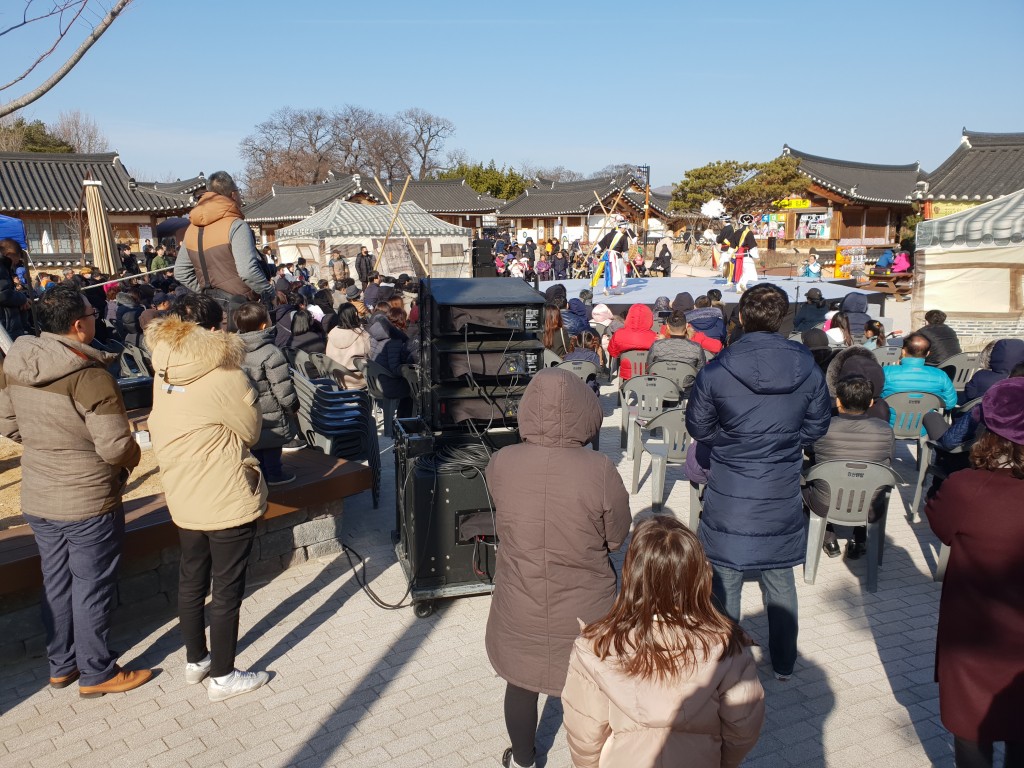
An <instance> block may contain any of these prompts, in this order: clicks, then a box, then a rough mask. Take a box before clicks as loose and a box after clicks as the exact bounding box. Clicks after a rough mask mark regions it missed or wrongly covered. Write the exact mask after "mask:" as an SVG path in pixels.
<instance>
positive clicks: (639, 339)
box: [608, 304, 658, 381]
mask: <svg viewBox="0 0 1024 768" xmlns="http://www.w3.org/2000/svg"><path fill="white" fill-rule="evenodd" d="M653 323H654V313H653V312H651V309H650V307H648V306H646V305H644V304H634V305H633V306H632V307H630V308H629V312H628V313H626V323H625V325H623V327H622V328H620V329H619V330H617V331H616V332H615V333H613V334H612V338H611V340H610V341H609V342H608V354H609V355H611V356H612V357H618V356H619V355H621V354H622V353H623V352H628V351H629V350H631V349H641V350H645V349H650V348H651V345H652V344H653V343H654V342H655V340H656V339H657V338H658V336H657V334H655V333H654V331H652V330H651V325H652V324H653ZM632 375H633V372H632V370H631V369H630V364H629V361H628V360H623V361H622V362H621V363H620V364H619V378H620V379H622V381H627V380H628V379H629V378H630V377H631V376H632Z"/></svg>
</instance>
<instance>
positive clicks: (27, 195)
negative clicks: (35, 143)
mask: <svg viewBox="0 0 1024 768" xmlns="http://www.w3.org/2000/svg"><path fill="white" fill-rule="evenodd" d="M86 178H92V179H94V180H96V181H100V182H103V193H102V198H103V203H104V205H105V207H106V209H107V212H108V213H154V214H172V213H184V212H186V211H188V210H189V209H190V208H192V197H191V195H180V194H175V193H173V192H166V191H163V190H156V189H150V188H146V187H142V186H139V185H137V184H135V183H134V182H133V181H132V179H131V177H130V176H129V175H128V171H127V170H125V167H124V166H123V165H122V164H121V159H120V158H119V157H118V155H117V153H116V152H107V153H103V154H95V155H78V154H43V153H36V152H27V153H13V152H3V153H0V211H3V212H6V213H32V212H37V211H38V212H68V213H69V212H73V211H74V212H77V211H81V210H84V198H83V196H82V181H83V180H85V179H86Z"/></svg>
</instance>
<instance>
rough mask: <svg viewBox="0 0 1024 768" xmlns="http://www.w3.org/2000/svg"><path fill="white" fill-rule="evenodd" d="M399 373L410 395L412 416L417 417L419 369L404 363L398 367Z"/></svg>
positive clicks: (418, 408) (418, 406) (418, 410)
mask: <svg viewBox="0 0 1024 768" xmlns="http://www.w3.org/2000/svg"><path fill="white" fill-rule="evenodd" d="M398 371H399V373H401V374H402V378H403V379H405V383H406V384H408V385H409V392H410V393H412V407H413V413H412V415H413V416H419V412H420V369H419V368H418V367H417V366H415V365H412V364H411V363H406V364H405V365H402V366H399V368H398Z"/></svg>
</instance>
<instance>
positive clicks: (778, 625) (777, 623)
mask: <svg viewBox="0 0 1024 768" xmlns="http://www.w3.org/2000/svg"><path fill="white" fill-rule="evenodd" d="M711 569H712V571H713V576H712V581H711V592H712V596H713V597H714V600H715V603H716V604H717V606H718V609H719V610H720V611H722V613H724V614H725V615H726V616H728V617H729V618H730V619H732V620H733V621H735V622H736V623H737V624H738V623H739V620H740V596H741V594H742V591H743V571H737V570H735V569H733V568H727V567H726V566H724V565H718V564H717V563H712V564H711ZM760 574H761V575H760V577H759V579H758V581H759V583H760V585H761V595H762V597H763V599H764V607H765V612H766V613H767V614H768V652H769V653H770V654H771V657H772V668H773V669H774V670H775V671H776V672H778V673H779V674H781V675H791V674H793V666H794V665H795V664H796V637H797V634H798V632H799V625H798V621H797V605H796V580H795V579H794V577H793V569H792V568H772V569H768V570H764V571H761V572H760Z"/></svg>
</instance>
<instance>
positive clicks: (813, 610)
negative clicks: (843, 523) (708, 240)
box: [0, 390, 952, 768]
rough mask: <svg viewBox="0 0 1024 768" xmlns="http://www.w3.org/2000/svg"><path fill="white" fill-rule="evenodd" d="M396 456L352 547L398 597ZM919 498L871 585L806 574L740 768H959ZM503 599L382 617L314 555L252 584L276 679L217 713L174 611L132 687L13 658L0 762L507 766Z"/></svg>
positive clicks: (249, 607) (128, 655)
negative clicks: (123, 689) (759, 723)
mask: <svg viewBox="0 0 1024 768" xmlns="http://www.w3.org/2000/svg"><path fill="white" fill-rule="evenodd" d="M602 400H603V402H604V407H605V413H606V416H607V418H606V420H605V426H604V430H603V433H602V445H603V446H604V450H605V451H606V453H608V455H609V456H610V457H611V458H612V459H613V460H614V461H615V462H616V463H617V465H618V467H619V470H620V472H621V473H622V475H623V478H624V480H626V482H627V487H628V482H629V481H628V477H629V474H630V472H631V469H632V464H631V462H630V461H629V460H628V459H626V458H624V457H623V456H622V454H621V453H620V452H619V451H618V450H616V448H617V446H618V434H617V433H618V413H617V411H615V412H613V395H612V394H611V393H610V390H607V393H606V394H605V395H604V396H603V397H602ZM898 458H899V461H898V462H897V464H898V466H897V468H898V470H899V471H900V472H901V473H902V474H903V476H904V477H906V478H913V477H914V467H913V459H912V457H911V455H910V452H909V451H908V449H907V448H905V447H902V446H901V448H900V450H899V454H898ZM383 465H384V468H385V472H386V476H385V478H384V481H383V487H384V489H385V491H384V495H383V497H382V500H381V507H380V509H379V510H376V511H375V510H373V509H372V508H371V504H370V498H369V494H368V493H364V494H362V495H360V496H358V497H355V498H353V499H351V500H349V502H348V503H347V504H346V511H345V530H346V541H347V542H348V543H350V544H351V545H352V546H353V547H355V549H356V550H358V551H359V553H360V554H362V555H363V556H364V557H366V558H367V561H368V563H367V568H368V576H369V579H370V581H371V586H372V588H373V589H374V590H375V591H376V592H377V593H378V594H379V595H380V596H381V597H382V598H384V599H385V600H388V601H390V602H399V600H400V599H401V598H402V595H403V592H404V591H405V582H404V578H403V576H402V573H401V569H400V567H399V566H398V565H397V563H396V562H395V557H394V553H393V552H392V550H391V548H390V532H391V529H392V528H393V527H394V482H393V472H394V469H393V468H394V463H393V461H392V459H391V456H390V454H389V452H387V455H385V456H384V457H383ZM668 486H669V488H668V489H667V490H669V494H668V497H667V498H668V502H667V507H668V508H669V509H672V510H675V511H677V512H684V511H685V510H686V509H687V504H688V498H689V486H688V484H687V483H686V482H685V481H684V480H683V479H682V475H681V473H680V471H679V470H678V469H676V468H670V469H669V472H668ZM650 493H651V489H650V473H649V470H648V469H647V468H646V466H645V470H644V477H643V485H641V488H640V492H639V494H638V495H636V496H634V497H632V502H633V510H634V515H643V514H649V511H645V507H647V506H648V505H649V503H650V498H651V496H650ZM912 495H913V487H912V486H911V485H905V486H903V487H902V488H901V489H900V494H899V495H894V497H893V499H892V503H891V505H890V512H889V514H890V518H889V524H888V530H887V534H888V540H887V542H886V550H885V563H884V565H883V567H882V570H881V574H880V580H879V588H878V592H877V593H876V594H873V595H872V594H868V593H867V592H866V591H865V590H864V586H863V583H864V578H865V567H866V565H865V562H864V560H859V561H855V562H851V563H847V562H845V561H844V560H842V559H837V560H829V559H827V558H822V563H821V568H820V570H819V574H818V579H817V583H816V584H814V585H809V584H805V583H804V582H803V580H802V578H800V576H801V571H799V570H798V572H797V576H798V578H797V584H798V592H799V600H800V621H801V628H800V654H801V658H800V661H799V662H798V665H797V670H796V674H795V675H794V677H793V679H792V680H791V681H789V682H786V683H780V682H778V681H776V680H775V679H774V678H773V677H772V675H771V668H770V666H769V665H768V664H767V662H765V661H762V663H761V666H760V669H761V673H762V675H761V677H762V681H763V682H764V686H765V690H766V692H767V708H768V719H767V723H766V725H765V727H764V730H763V732H762V734H761V739H760V741H759V743H758V745H757V747H756V748H755V750H754V751H753V752H752V753H751V755H750V756H749V757H748V759H747V761H746V763H745V765H748V766H759V767H760V766H764V767H765V768H768V767H772V766H794V765H800V766H844V767H845V766H861V765H872V766H898V767H899V768H916V767H917V766H929V765H943V766H949V765H952V757H951V737H950V736H949V735H948V734H947V733H946V731H945V730H944V729H943V728H942V726H941V724H940V723H939V719H938V698H937V687H936V685H935V684H934V683H933V682H932V668H933V658H934V657H933V650H934V642H935V625H936V618H937V611H938V597H939V588H940V585H938V584H935V583H933V582H932V577H931V574H932V572H933V571H934V567H935V555H936V548H937V542H936V540H935V539H934V537H933V536H932V535H931V533H930V531H929V530H928V528H927V524H926V523H923V522H921V521H918V522H916V523H914V524H911V523H909V522H907V520H906V518H905V516H904V507H905V504H906V503H907V502H908V501H909V499H910V498H912ZM900 496H902V499H901V498H900ZM617 560H618V562H617V565H619V566H621V556H620V557H619V558H618V559H617ZM489 604H490V598H489V597H487V596H477V597H468V598H462V599H458V600H452V601H448V602H446V603H443V604H442V605H441V606H440V607H439V608H438V610H437V611H436V612H435V613H434V614H433V615H432V616H430V617H429V618H426V619H417V618H415V617H414V615H413V612H412V610H411V609H410V608H407V607H406V608H403V609H400V610H396V611H387V610H382V609H381V608H378V607H376V606H375V605H374V604H373V603H372V602H371V600H370V599H369V598H368V597H367V596H366V594H365V593H364V592H363V591H362V590H361V589H360V588H359V586H358V585H357V583H356V580H355V578H354V577H353V572H352V569H351V568H350V567H349V564H348V561H347V560H346V558H345V557H344V556H340V557H338V558H335V559H324V560H320V561H313V562H309V563H307V564H305V565H303V566H300V567H298V568H295V569H292V570H289V571H287V572H285V573H283V574H281V575H279V576H277V577H275V578H273V579H272V580H270V581H269V582H267V583H263V584H253V585H251V588H250V590H249V593H248V595H247V597H246V599H245V602H244V604H243V607H242V617H241V629H240V643H239V665H240V666H243V667H252V668H257V669H267V670H269V671H271V672H272V674H273V679H272V680H271V682H270V684H269V685H268V686H267V687H266V688H265V689H263V690H261V691H258V692H256V693H254V694H252V695H249V696H244V697H240V698H237V699H233V700H231V701H228V702H224V703H221V704H211V703H210V702H209V701H208V700H207V697H206V691H205V688H204V687H203V686H201V685H197V686H188V685H185V683H184V680H183V665H184V662H185V658H184V651H183V649H182V647H181V645H180V641H179V637H178V634H177V631H176V623H175V621H174V619H173V617H171V616H167V615H163V616H155V617H145V616H140V617H139V618H138V620H137V621H136V622H134V623H133V624H131V625H130V626H121V627H118V628H117V629H116V633H115V634H116V639H115V643H116V646H117V647H119V648H120V649H122V650H123V656H122V663H125V664H128V665H131V664H140V665H141V664H144V665H148V666H152V667H155V668H158V669H159V670H160V672H159V674H158V675H157V677H156V678H155V679H154V680H153V681H152V682H151V683H149V684H148V685H146V686H144V687H143V688H141V689H138V690H137V691H133V692H131V693H129V694H120V695H109V696H106V697H104V698H102V699H96V700H84V699H79V697H78V695H77V691H76V689H75V687H74V686H72V687H70V688H67V689H65V690H63V691H51V690H50V689H49V688H48V687H47V685H46V678H47V675H48V672H47V669H46V664H45V661H44V660H42V659H37V660H33V661H30V662H26V663H20V664H17V665H10V664H4V665H3V666H2V667H0V715H2V716H0V768H7V767H8V766H10V767H11V768H15V767H17V768H24V767H25V766H31V768H49V767H51V766H53V767H56V766H65V765H68V766H74V768H88V767H89V766H94V765H95V766H104V768H116V767H118V766H143V765H148V766H165V765H166V766H190V767H191V768H201V767H202V766H244V767H245V768H254V767H255V766H266V767H267V768H270V767H272V766H275V767H277V766H301V768H319V767H320V766H335V765H338V766H346V768H359V767H360V766H389V765H395V766H418V765H436V766H446V767H447V766H451V767H452V768H457V767H458V766H494V765H497V759H498V757H499V756H500V754H501V752H502V750H503V749H504V748H505V746H507V737H506V735H505V731H504V724H503V720H502V694H503V690H504V684H503V682H502V681H501V680H500V679H498V678H497V677H495V675H494V673H493V672H492V670H491V668H490V666H489V664H488V663H487V657H486V654H485V652H484V638H483V635H484V626H485V622H486V618H487V611H488V607H489ZM743 625H744V626H745V627H746V628H747V630H748V631H749V632H750V633H751V634H752V635H753V636H754V637H755V639H756V640H758V641H759V642H761V643H767V622H766V618H765V615H764V610H763V607H762V605H761V601H760V599H759V591H758V586H757V584H756V583H754V582H749V583H747V584H746V586H745V587H744V593H743ZM542 702H543V697H542ZM542 706H543V715H542V720H541V726H540V729H539V736H538V743H539V748H540V751H541V753H542V755H543V757H542V759H541V761H540V764H541V765H545V764H546V765H548V766H568V765H569V759H568V751H567V749H566V746H565V737H564V733H563V732H562V731H561V728H560V726H561V707H560V704H559V702H558V701H557V700H550V701H547V702H544V703H543V704H542Z"/></svg>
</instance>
